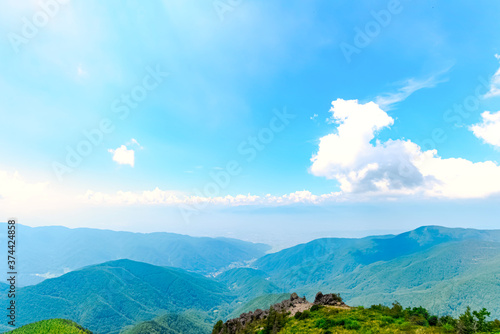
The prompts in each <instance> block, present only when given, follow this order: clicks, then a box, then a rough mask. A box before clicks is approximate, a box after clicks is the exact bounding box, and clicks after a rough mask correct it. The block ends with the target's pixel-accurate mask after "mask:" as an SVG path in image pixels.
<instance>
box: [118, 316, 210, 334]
mask: <svg viewBox="0 0 500 334" xmlns="http://www.w3.org/2000/svg"><path fill="white" fill-rule="evenodd" d="M204 320H205V319H203V316H200V315H199V314H192V313H189V312H186V313H183V314H166V315H163V316H160V317H157V318H155V319H153V320H149V321H144V322H141V323H139V324H137V325H135V326H131V327H130V328H126V329H124V330H123V331H121V332H120V334H203V333H210V331H211V327H212V326H210V325H209V324H208V323H207V322H206V321H204Z"/></svg>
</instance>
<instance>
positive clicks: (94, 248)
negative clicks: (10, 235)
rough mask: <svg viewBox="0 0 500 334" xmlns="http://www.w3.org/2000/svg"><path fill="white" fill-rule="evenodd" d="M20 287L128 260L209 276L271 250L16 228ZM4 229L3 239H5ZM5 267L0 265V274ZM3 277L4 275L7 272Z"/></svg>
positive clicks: (231, 242)
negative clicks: (79, 270) (83, 269)
mask: <svg viewBox="0 0 500 334" xmlns="http://www.w3.org/2000/svg"><path fill="white" fill-rule="evenodd" d="M17 227H18V232H17V239H18V247H17V256H18V258H19V261H18V263H19V264H18V272H19V279H18V284H19V285H20V286H26V285H33V284H36V283H40V282H42V281H43V280H44V279H47V278H54V277H56V276H60V275H62V274H64V273H66V272H69V271H72V270H75V269H79V268H82V267H85V266H88V265H93V264H99V263H103V262H107V261H114V260H119V259H130V260H134V261H140V262H145V263H149V264H154V265H157V266H169V267H176V268H182V269H185V270H188V271H192V272H196V273H200V274H204V275H207V274H211V273H217V272H220V271H221V270H224V269H225V268H227V267H229V266H231V265H235V264H237V265H242V264H244V263H246V262H248V261H251V260H253V259H256V258H258V257H261V256H262V255H264V254H265V253H266V252H267V251H268V250H269V249H270V247H269V246H267V245H264V244H255V243H251V242H245V241H241V240H237V239H230V238H208V237H190V236H187V235H181V234H174V233H163V232H158V233H132V232H117V231H110V230H99V229H89V228H76V229H70V228H66V227H61V226H45V227H28V226H24V225H17ZM6 231H7V227H6V226H5V223H3V224H0V238H1V240H7V239H6V238H7V236H6ZM5 265H6V263H3V262H2V263H1V264H0V269H6V268H5ZM3 271H4V272H5V271H6V270H3Z"/></svg>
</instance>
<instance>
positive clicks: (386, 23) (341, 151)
mask: <svg viewBox="0 0 500 334" xmlns="http://www.w3.org/2000/svg"><path fill="white" fill-rule="evenodd" d="M40 3H41V4H44V5H42V6H41V5H40ZM40 3H39V2H38V1H28V0H27V1H23V2H22V3H19V2H18V1H17V2H16V1H13V0H12V1H10V0H9V1H6V2H4V3H3V4H2V5H1V6H2V8H1V9H2V10H1V14H0V16H1V20H0V22H1V23H0V29H1V31H2V36H3V38H2V39H1V40H0V48H1V53H0V60H1V61H0V88H1V92H2V94H1V96H2V98H1V99H0V112H1V114H2V122H1V123H0V142H1V143H2V145H1V146H0V154H1V155H2V157H3V159H1V160H0V175H1V176H0V180H3V181H2V182H1V183H0V195H1V197H0V210H1V212H2V213H3V215H4V216H17V217H18V218H19V219H20V221H21V222H24V223H25V224H27V225H47V224H58V225H66V226H72V227H76V226H91V227H101V228H111V229H127V230H134V231H141V230H144V231H153V230H162V231H174V232H180V233H187V234H194V235H201V234H212V235H222V234H223V235H233V236H237V237H242V238H245V237H247V236H248V227H245V226H247V225H248V224H251V223H253V224H256V226H260V225H259V224H261V225H262V226H268V225H270V224H273V223H274V225H275V226H276V233H278V231H282V230H283V229H290V233H292V232H291V231H292V230H293V231H296V233H295V232H294V233H295V234H294V235H297V237H294V238H295V239H294V240H303V239H308V238H312V237H317V236H318V235H326V234H328V235H330V234H332V235H334V234H342V235H350V233H351V234H352V235H362V234H363V233H365V234H367V233H369V232H372V231H400V230H404V229H408V228H412V227H416V226H418V225H424V224H439V225H447V226H471V227H490V228H492V227H495V224H496V222H495V220H494V217H497V214H498V213H499V212H498V209H497V207H498V192H500V185H499V183H500V171H499V170H500V167H498V163H497V161H498V160H499V152H500V151H499V147H500V139H499V135H498V133H499V131H500V116H499V115H500V114H498V113H497V112H498V110H500V92H499V90H498V89H499V88H500V73H497V71H498V70H499V67H500V65H499V59H498V58H497V57H495V55H497V54H499V53H500V35H499V34H498V33H497V32H498V31H500V30H499V28H500V23H499V22H500V21H499V20H498V12H499V9H500V8H499V7H500V4H497V3H494V2H491V1H479V2H474V3H465V2H460V3H453V4H452V3H448V2H445V1H418V2H417V1H406V0H401V1H356V2H352V1H286V2H285V1H274V2H272V3H269V2H264V1H253V2H250V1H246V0H241V1H229V0H220V1H218V0H216V1H212V0H210V1H197V2H196V4H192V3H189V4H186V3H185V1H175V0H172V1H154V2H147V3H146V2H140V1H107V2H106V3H102V2H97V1H85V2H83V1H76V0H73V1H62V0H61V1H56V0H53V1H49V0H45V1H41V2H40ZM30 26H31V28H33V27H34V29H35V30H34V31H33V29H32V30H30V29H29V28H30ZM370 29H371V30H370ZM360 31H361V34H360ZM362 34H364V35H365V36H364V37H363V36H361V35H362ZM360 36H361V37H360ZM360 41H361V42H363V43H360ZM346 45H348V47H350V48H351V49H349V50H354V49H355V50H356V52H353V53H349V54H347V56H346V53H345V50H346ZM151 73H156V74H155V75H152V74H151ZM146 86H147V87H146ZM153 86H154V87H153ZM148 87H149V88H150V89H148ZM127 96H128V99H129V100H128V102H127V100H126V99H127ZM134 96H135V97H134ZM130 99H131V100H130ZM354 100H357V101H354ZM389 100H391V101H392V103H389V102H388V101H389ZM332 101H336V102H335V103H334V104H333V105H332ZM349 101H350V102H349ZM370 102H372V104H370ZM127 103H130V104H129V107H128V111H127V110H126V109H127V108H125V106H127ZM132 106H133V107H132ZM120 107H121V109H119V108H120ZM459 110H462V111H461V112H460V111H459ZM125 112H127V114H126V115H125ZM486 112H489V113H486ZM278 114H279V115H283V114H290V115H293V117H292V116H290V117H289V118H288V119H286V118H285V120H282V117H283V116H281V118H280V117H279V116H277V115H278ZM276 117H278V118H276ZM103 122H104V123H103ZM102 124H105V125H106V126H105V128H106V129H107V130H109V131H107V133H104V132H103V131H102V127H103V125H102ZM342 127H343V128H344V129H345V131H344V132H345V133H346V134H347V135H341V132H342V131H343V130H341V129H342ZM96 131H98V132H100V133H102V137H101V136H100V135H96V136H97V137H95V138H97V139H95V140H96V141H95V142H96V143H97V144H92V143H90V146H89V145H87V143H88V139H87V137H86V136H85V132H87V133H94V134H96V133H97V132H96ZM259 134H260V135H261V138H260V139H257V140H258V143H257V146H256V147H258V148H259V149H257V148H255V149H254V150H255V152H256V154H255V156H254V155H253V154H251V153H249V152H250V151H251V150H253V149H251V145H252V144H251V138H252V137H257V138H259V137H258V136H259ZM336 136H337V137H336ZM262 138H264V139H265V140H264V141H265V142H263V141H262ZM84 142H87V143H84ZM86 145H87V146H86ZM79 148H80V149H83V150H85V149H87V151H85V152H88V154H86V155H85V156H83V155H82V157H81V159H78V160H81V161H77V163H75V164H74V166H69V165H68V161H66V158H67V155H68V152H69V151H71V150H75V151H78V149H79ZM260 149H262V150H260ZM249 150H250V151H249ZM429 150H436V151H435V152H434V153H431V151H429ZM242 152H246V153H244V154H242ZM426 152H427V153H426ZM250 157H252V159H248V158H250ZM311 159H313V160H311ZM248 160H251V161H248ZM228 163H230V164H232V167H233V169H234V173H233V174H234V175H230V179H229V180H228V182H225V181H224V182H222V183H221V184H223V186H220V185H217V184H216V187H215V188H213V187H212V188H210V186H207V185H208V184H211V183H212V185H213V182H214V181H213V178H212V177H211V176H210V175H211V173H212V175H213V174H214V173H215V174H217V175H222V174H221V173H226V172H228V171H227V165H228ZM477 163H479V164H477ZM235 164H236V165H235ZM401 164H403V166H406V165H408V166H410V167H411V168H410V172H409V174H408V175H401V174H402V172H401ZM55 166H56V167H55ZM61 168H62V169H61ZM66 168H67V169H66ZM69 170H71V172H69ZM403 174H404V173H403ZM224 175H226V174H224ZM450 175H451V176H450ZM452 176H453V177H452ZM226 183H227V184H226ZM207 187H208V188H207ZM155 189H157V190H156V191H155ZM207 189H208V190H209V191H207ZM212 190H213V191H212ZM296 192H298V193H296ZM290 194H292V195H290ZM321 195H324V196H323V197H321ZM227 196H231V197H227ZM314 196H316V197H314ZM200 203H208V204H200ZM179 205H181V207H184V209H182V208H181V209H179V208H178V206H179ZM373 208H384V210H373ZM401 208H404V210H403V211H401V210H402V209H401ZM186 210H187V211H186ZM453 211H454V212H460V214H459V215H458V214H450V212H453ZM186 212H187V214H186ZM402 212H403V213H402ZM143 217H147V223H146V222H143ZM186 217H188V218H186ZM339 217H341V218H339ZM414 217H418V218H419V219H415V218H414ZM472 217H474V218H472ZM256 220H257V221H256ZM305 221H308V222H309V221H311V222H315V223H316V224H317V226H316V228H314V226H312V225H310V224H309V223H307V224H304V222H305ZM304 225H306V226H307V227H304ZM301 228H304V230H303V231H302V230H301ZM248 238H250V237H248ZM251 238H252V239H253V240H258V239H259V238H264V237H263V236H259V235H255V236H253V237H251ZM265 238H266V240H269V242H276V243H278V242H277V241H276V240H278V237H277V236H276V238H273V237H269V236H266V237H265Z"/></svg>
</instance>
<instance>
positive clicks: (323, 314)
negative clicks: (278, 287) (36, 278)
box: [212, 295, 500, 334]
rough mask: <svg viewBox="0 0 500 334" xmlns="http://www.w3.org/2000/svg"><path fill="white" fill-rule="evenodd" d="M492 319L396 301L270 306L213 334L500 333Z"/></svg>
mask: <svg viewBox="0 0 500 334" xmlns="http://www.w3.org/2000/svg"><path fill="white" fill-rule="evenodd" d="M333 296H338V295H333ZM256 314H258V315H260V314H261V312H259V310H258V311H256ZM242 316H243V315H242ZM489 316H490V313H489V312H488V311H487V310H486V309H485V308H483V309H481V310H477V311H472V310H471V309H470V308H467V309H466V311H465V312H464V313H463V314H461V315H460V316H459V317H458V318H453V317H451V316H442V317H438V316H435V315H431V314H430V313H429V312H428V311H427V310H426V309H425V308H423V307H413V308H411V307H407V308H403V306H401V304H399V303H397V302H396V303H394V304H393V305H392V307H389V306H384V305H373V306H371V307H370V308H364V307H362V306H360V307H354V308H350V307H342V306H332V305H321V304H318V303H316V302H315V303H314V305H312V306H311V307H310V308H309V309H307V310H304V311H297V312H294V310H293V309H290V310H276V309H274V307H271V308H270V309H269V311H266V313H265V316H257V317H253V318H252V320H251V321H238V320H239V319H232V320H229V321H227V322H225V323H224V322H223V321H222V320H220V321H218V322H217V323H216V324H215V326H214V328H213V330H212V334H277V333H280V334H302V333H304V334H307V333H311V334H312V333H314V334H321V333H323V334H333V333H339V334H340V333H364V334H375V333H380V334H383V333H387V334H389V333H422V334H426V333H429V334H431V333H436V334H437V333H450V334H451V333H458V334H472V333H500V321H499V320H494V321H491V320H489ZM245 318H246V315H245ZM235 323H236V324H237V326H235V325H234V324H235Z"/></svg>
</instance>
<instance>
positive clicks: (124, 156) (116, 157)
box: [108, 145, 135, 167]
mask: <svg viewBox="0 0 500 334" xmlns="http://www.w3.org/2000/svg"><path fill="white" fill-rule="evenodd" d="M108 152H109V153H111V154H113V161H116V162H117V163H118V164H120V165H130V166H131V167H134V163H135V152H134V150H132V149H130V150H129V149H127V146H125V145H122V146H120V147H118V148H117V149H115V150H112V149H109V150H108Z"/></svg>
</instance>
